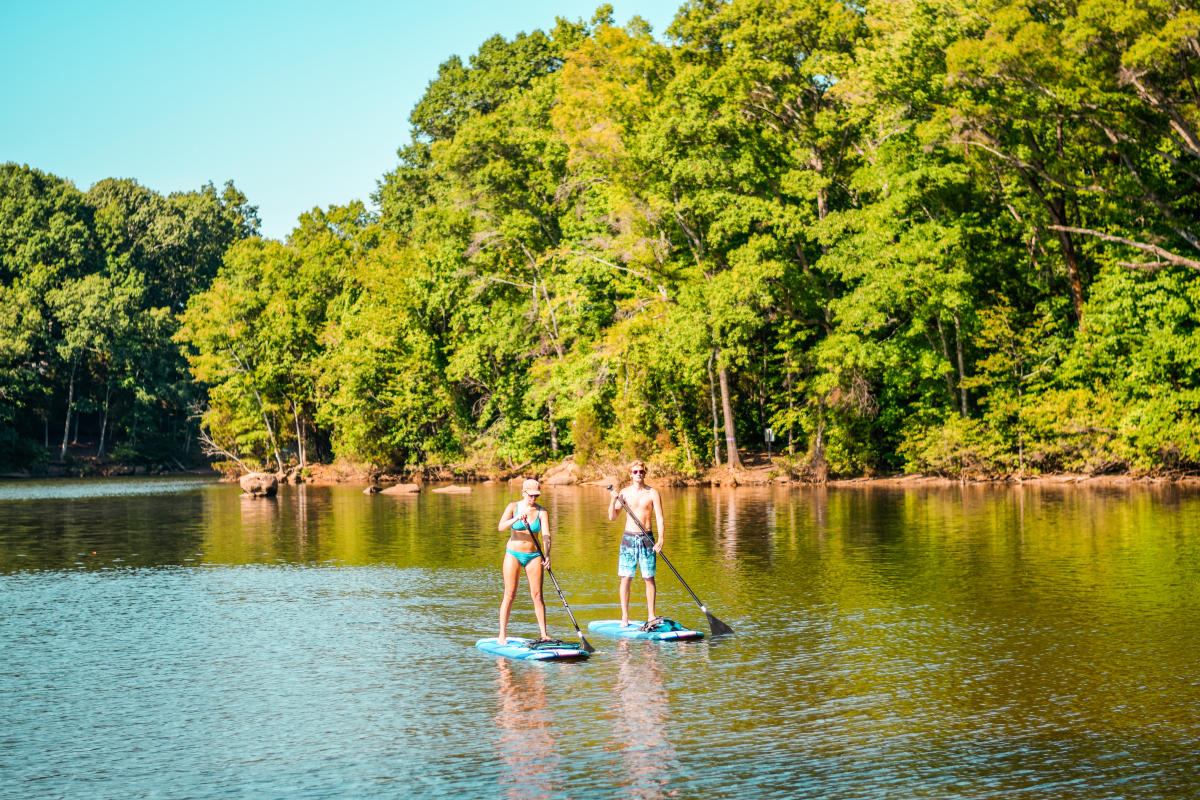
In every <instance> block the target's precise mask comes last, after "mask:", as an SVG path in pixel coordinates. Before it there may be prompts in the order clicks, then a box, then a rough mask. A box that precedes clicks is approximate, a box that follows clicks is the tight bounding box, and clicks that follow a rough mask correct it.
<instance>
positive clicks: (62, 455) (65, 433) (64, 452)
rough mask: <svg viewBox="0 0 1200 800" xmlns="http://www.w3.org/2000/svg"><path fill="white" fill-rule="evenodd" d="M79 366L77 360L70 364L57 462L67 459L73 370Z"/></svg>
mask: <svg viewBox="0 0 1200 800" xmlns="http://www.w3.org/2000/svg"><path fill="white" fill-rule="evenodd" d="M78 366H79V359H78V358H77V359H75V361H74V362H73V363H72V364H71V378H70V380H69V381H68V382H67V419H66V421H65V422H64V423H63V440H62V449H61V450H59V451H58V460H59V461H63V460H65V459H66V457H67V439H68V438H69V437H70V435H71V407H72V406H73V405H74V404H75V369H76V368H77V367H78Z"/></svg>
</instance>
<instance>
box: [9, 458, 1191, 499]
mask: <svg viewBox="0 0 1200 800" xmlns="http://www.w3.org/2000/svg"><path fill="white" fill-rule="evenodd" d="M51 466H52V467H56V468H54V469H46V470H16V471H10V472H3V473H0V480H5V481H7V480H45V479H58V478H74V479H104V478H128V477H167V476H172V475H202V476H207V477H213V478H219V479H220V481H222V482H228V483H236V482H237V481H238V480H239V478H240V477H241V476H240V475H238V474H231V473H224V472H222V471H220V470H217V469H214V468H212V467H201V466H193V467H191V468H186V469H165V468H163V467H159V468H147V467H145V466H141V465H120V464H108V465H105V468H102V469H96V468H95V466H96V465H88V466H90V467H92V468H91V469H86V468H85V469H71V468H70V467H67V468H63V466H62V465H51ZM76 466H78V465H76ZM651 471H652V475H651V477H652V482H653V483H656V484H657V485H659V486H662V487H670V488H714V489H715V488H725V489H729V488H737V487H756V488H764V487H780V488H784V487H787V488H791V487H820V486H824V487H836V488H857V487H861V488H901V489H908V488H952V487H963V486H985V487H1018V486H1091V487H1100V488H1130V487H1136V486H1178V487H1184V488H1200V474H1193V473H1186V472H1180V473H1158V474H1155V473H1113V474H1104V475H1089V474H1086V473H1047V474H1042V475H1020V476H1019V475H1004V476H994V477H992V476H983V475H973V476H966V477H963V478H951V477H946V476H942V475H926V474H920V473H913V474H901V475H881V476H865V475H864V476H857V477H849V478H847V477H842V478H830V479H829V480H827V481H825V482H817V481H812V480H803V479H798V478H793V477H790V476H787V475H780V474H778V470H777V469H776V468H775V467H774V466H773V465H772V464H770V462H766V463H758V464H755V465H753V466H751V467H749V468H746V469H742V470H730V469H728V468H719V469H711V470H708V471H707V472H705V473H703V474H701V475H699V476H687V475H682V474H679V473H674V472H669V471H664V470H654V469H653V467H652V470H651ZM654 472H658V474H657V475H654V474H653V473H654ZM267 474H275V477H276V478H277V480H278V481H279V483H280V484H288V483H290V484H308V485H311V486H336V485H343V484H345V485H358V486H363V487H366V489H367V490H368V491H379V490H382V489H384V488H387V487H388V486H392V485H396V484H406V483H407V484H417V485H419V486H422V487H423V486H426V485H430V486H437V485H444V484H494V483H509V482H513V481H520V480H523V479H525V478H529V477H534V478H537V479H539V480H540V481H541V482H542V484H543V485H544V486H548V487H553V486H606V485H608V484H610V483H616V482H619V481H620V477H621V476H622V475H623V466H621V465H617V464H602V465H596V466H593V467H588V468H581V467H579V466H577V465H576V464H575V463H574V461H573V460H572V459H571V458H568V459H566V460H564V461H562V462H559V463H557V464H549V465H533V464H525V465H521V466H520V467H517V468H493V469H486V468H482V469H481V468H472V467H462V466H455V465H441V466H428V467H421V468H418V469H414V470H411V471H406V472H403V473H400V472H391V471H387V470H380V469H376V468H373V467H370V466H365V465H360V464H349V463H344V462H335V463H333V464H312V465H309V466H307V467H304V468H303V469H301V468H300V467H292V468H290V469H288V470H287V471H285V472H282V473H267Z"/></svg>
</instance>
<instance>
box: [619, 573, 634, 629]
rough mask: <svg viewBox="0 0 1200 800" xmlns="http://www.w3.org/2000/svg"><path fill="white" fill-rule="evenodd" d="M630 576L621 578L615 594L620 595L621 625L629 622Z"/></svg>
mask: <svg viewBox="0 0 1200 800" xmlns="http://www.w3.org/2000/svg"><path fill="white" fill-rule="evenodd" d="M631 580H633V579H632V578H621V585H620V587H619V588H618V590H617V594H618V595H620V597H621V625H628V624H629V583H630V581H631Z"/></svg>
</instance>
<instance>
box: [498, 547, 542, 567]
mask: <svg viewBox="0 0 1200 800" xmlns="http://www.w3.org/2000/svg"><path fill="white" fill-rule="evenodd" d="M504 552H506V553H508V554H509V555H510V556H512V557H513V558H515V559H516V560H517V563H518V564H520V565H521V566H522V567H524V566H526V565H528V564H529V562H530V561H533V560H534V559H535V558H537V557H538V556H539V555H541V554H540V553H538V552H537V551H536V550H535V551H533V552H532V553H521V552H518V551H516V550H509V549H508V548H507V547H506V548H504Z"/></svg>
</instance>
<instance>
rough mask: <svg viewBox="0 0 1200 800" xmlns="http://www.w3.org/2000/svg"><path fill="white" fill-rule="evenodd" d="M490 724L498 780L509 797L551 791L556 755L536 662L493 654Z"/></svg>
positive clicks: (538, 797)
mask: <svg viewBox="0 0 1200 800" xmlns="http://www.w3.org/2000/svg"><path fill="white" fill-rule="evenodd" d="M494 719H495V722H496V729H497V730H498V731H499V732H500V739H499V742H498V749H499V756H500V764H501V767H502V771H501V773H500V786H501V787H502V788H503V790H504V794H505V796H506V797H510V798H512V800H545V798H548V797H552V796H554V787H555V781H556V780H557V779H558V778H559V774H558V767H559V761H560V759H559V756H558V752H557V750H556V749H555V742H554V715H553V713H552V711H551V709H550V703H549V701H548V700H547V697H546V670H545V668H544V665H542V664H510V663H509V662H508V661H506V660H505V659H503V658H498V659H496V713H495V717H494Z"/></svg>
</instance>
